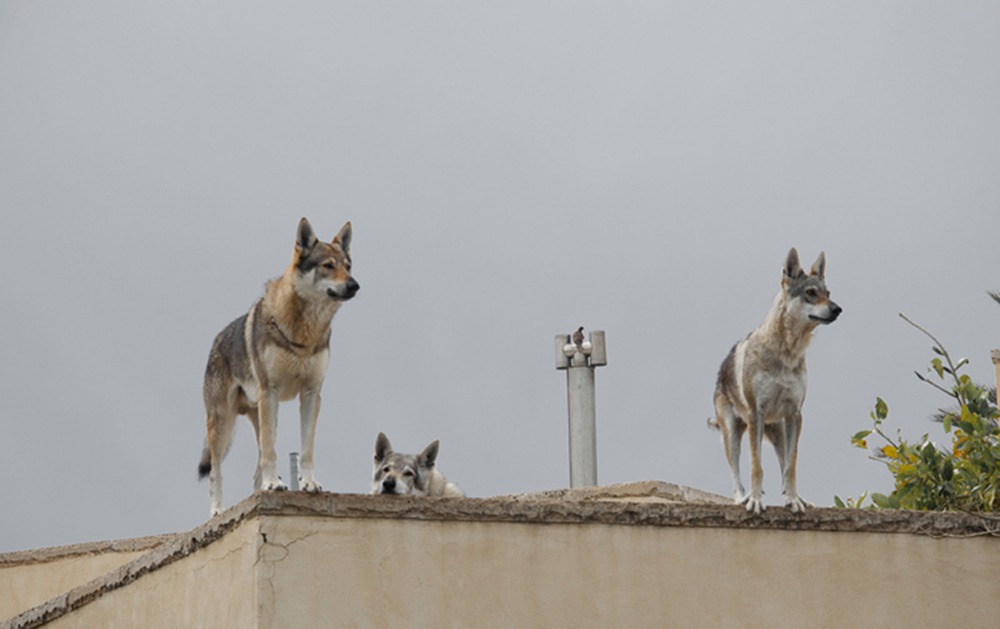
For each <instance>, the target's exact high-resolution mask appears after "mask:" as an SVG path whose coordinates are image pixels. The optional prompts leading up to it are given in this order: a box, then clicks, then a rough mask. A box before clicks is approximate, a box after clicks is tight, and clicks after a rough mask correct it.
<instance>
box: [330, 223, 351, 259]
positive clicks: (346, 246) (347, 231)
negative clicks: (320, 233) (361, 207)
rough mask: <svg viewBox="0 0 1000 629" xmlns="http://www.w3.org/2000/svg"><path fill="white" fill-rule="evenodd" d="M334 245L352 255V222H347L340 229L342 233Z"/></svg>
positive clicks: (335, 238) (335, 239)
mask: <svg viewBox="0 0 1000 629" xmlns="http://www.w3.org/2000/svg"><path fill="white" fill-rule="evenodd" d="M333 244H335V245H336V244H339V245H340V248H341V249H343V250H344V253H346V254H347V255H351V221H347V222H346V223H344V226H343V227H341V228H340V233H339V234H337V235H336V236H334V238H333Z"/></svg>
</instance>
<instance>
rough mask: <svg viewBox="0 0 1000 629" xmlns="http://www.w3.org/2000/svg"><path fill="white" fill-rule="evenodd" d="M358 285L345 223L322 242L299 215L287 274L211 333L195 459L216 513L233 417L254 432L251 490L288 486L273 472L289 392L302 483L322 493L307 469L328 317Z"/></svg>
mask: <svg viewBox="0 0 1000 629" xmlns="http://www.w3.org/2000/svg"><path fill="white" fill-rule="evenodd" d="M359 288H360V286H359V285H358V283H357V282H356V281H355V280H354V278H353V277H352V276H351V224H350V222H348V223H346V224H345V225H344V227H343V228H342V229H341V230H340V233H339V234H337V236H336V237H335V238H334V239H333V241H331V242H329V243H325V242H320V241H319V240H318V239H317V238H316V235H315V234H314V233H313V229H312V226H311V225H310V224H309V221H307V220H306V219H305V218H303V219H302V220H301V221H299V229H298V233H297V235H296V239H295V250H294V251H293V253H292V262H291V264H289V265H288V268H286V269H285V273H284V274H283V275H282V276H281V277H279V278H276V279H273V280H271V281H270V282H268V283H267V288H266V290H265V292H264V296H263V297H262V298H261V299H259V300H258V301H257V303H255V304H254V305H253V306H252V307H251V308H250V311H249V312H248V313H247V314H245V315H243V316H242V317H240V318H239V319H236V320H235V321H233V322H232V323H230V324H229V325H228V326H226V328H225V329H224V330H223V331H222V332H220V333H219V335H218V336H217V337H215V343H213V344H212V351H211V353H210V354H209V356H208V367H207V368H206V369H205V391H204V393H205V409H206V411H207V414H208V440H207V443H206V445H205V449H204V451H203V452H202V455H201V463H200V464H199V465H198V474H199V477H200V478H204V477H205V476H206V475H207V476H208V477H209V485H210V489H209V493H210V495H211V499H212V515H215V514H217V513H219V512H220V511H222V469H221V464H222V458H223V457H224V456H225V454H226V451H227V450H228V449H229V444H230V442H231V441H232V436H233V427H234V426H235V424H236V416H237V415H246V416H247V418H248V419H249V420H250V423H251V424H252V425H253V429H254V432H255V433H256V434H257V446H258V449H259V452H258V460H257V470H256V472H255V473H254V488H255V489H287V487H286V486H285V484H284V483H283V482H282V481H281V479H280V478H278V472H277V469H276V465H275V452H274V440H275V434H276V431H277V426H278V402H283V401H286V400H290V399H292V398H294V397H295V396H298V397H299V413H300V421H301V427H302V459H301V462H300V464H299V480H300V486H301V487H302V489H303V490H305V491H310V492H316V491H320V489H321V487H320V485H319V483H318V482H316V478H315V477H314V475H313V474H314V466H313V442H314V439H315V436H316V418H317V417H318V416H319V406H320V396H319V392H320V389H321V388H322V386H323V378H324V375H325V373H326V366H327V363H328V362H329V359H330V322H331V320H332V319H333V315H334V314H336V312H337V310H339V309H340V306H341V304H343V303H344V302H345V301H347V300H348V299H350V298H352V297H354V295H355V293H357V292H358V289H359Z"/></svg>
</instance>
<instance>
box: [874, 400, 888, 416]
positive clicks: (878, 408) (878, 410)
mask: <svg viewBox="0 0 1000 629" xmlns="http://www.w3.org/2000/svg"><path fill="white" fill-rule="evenodd" d="M875 416H876V417H877V418H878V419H885V418H886V417H888V416H889V405H888V404H886V403H885V400H883V399H882V398H880V397H877V398H875Z"/></svg>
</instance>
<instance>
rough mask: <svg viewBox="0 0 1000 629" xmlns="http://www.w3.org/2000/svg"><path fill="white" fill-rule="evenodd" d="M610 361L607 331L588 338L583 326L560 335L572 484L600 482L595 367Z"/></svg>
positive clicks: (558, 364) (559, 365)
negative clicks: (564, 373) (598, 474)
mask: <svg viewBox="0 0 1000 629" xmlns="http://www.w3.org/2000/svg"><path fill="white" fill-rule="evenodd" d="M606 364H608V358H607V351H606V350H605V346H604V331H603V330H594V331H593V332H591V333H590V339H589V340H584V337H583V327H581V328H580V329H578V330H577V331H576V333H574V334H573V335H569V334H557V335H556V369H565V370H566V401H567V406H568V409H569V486H570V487H571V488H575V487H591V486H594V485H597V404H596V401H595V393H594V368H595V367H603V366H604V365H606Z"/></svg>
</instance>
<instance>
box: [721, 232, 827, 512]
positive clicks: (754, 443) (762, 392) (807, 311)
mask: <svg viewBox="0 0 1000 629" xmlns="http://www.w3.org/2000/svg"><path fill="white" fill-rule="evenodd" d="M825 270H826V257H825V256H824V255H823V254H822V253H820V254H819V257H818V258H817V259H816V263H815V264H813V266H812V269H811V270H810V272H809V274H808V275H806V273H805V272H804V271H803V270H802V267H801V266H799V254H798V252H797V251H796V250H795V249H794V248H792V250H791V251H789V252H788V258H787V259H786V260H785V270H784V273H783V276H782V278H781V291H780V292H779V293H778V296H777V297H775V299H774V306H773V307H772V308H771V312H770V313H769V314H768V315H767V318H766V319H764V322H763V323H761V324H760V327H758V328H757V329H756V330H754V331H753V332H751V333H750V336H748V337H747V338H745V339H743V340H742V341H740V342H739V343H737V344H736V345H734V346H733V349H732V350H730V352H729V355H728V356H726V359H725V360H724V361H723V362H722V367H720V368H719V379H718V382H717V383H716V385H715V420H714V421H713V420H709V425H711V426H712V427H713V428H717V429H718V430H719V431H720V432H721V433H722V444H723V447H724V448H725V450H726V459H727V460H728V461H729V467H730V468H731V469H732V472H733V496H734V497H735V499H736V503H737V504H742V503H746V506H747V511H752V512H753V513H760V512H761V511H763V510H764V503H763V498H764V490H763V487H762V484H763V480H764V471H763V468H762V467H761V463H760V449H761V443H762V440H763V438H764V437H767V439H768V441H770V442H771V443H772V444H773V445H774V451H775V452H776V453H777V455H778V463H779V465H780V467H781V482H782V493H783V494H784V497H785V505H786V506H788V507H791V509H792V511H794V512H801V511H804V510H805V507H806V505H809V503H807V502H806V501H805V500H803V499H802V498H801V497H800V496H799V494H798V491H797V490H796V487H795V463H796V459H797V457H798V450H799V432H800V431H801V429H802V402H803V401H804V400H805V397H806V347H808V346H809V341H810V340H811V339H812V333H813V330H815V329H816V326H818V325H820V324H825V323H833V322H834V321H835V320H836V319H837V317H838V316H839V315H840V313H841V308H840V306H838V305H837V304H835V303H833V302H832V301H830V291H828V290H827V288H826V282H825V280H824V273H825ZM747 429H749V432H750V493H749V494H746V493H744V489H743V483H742V482H741V481H740V442H741V441H742V440H743V433H744V432H745V431H747ZM809 506H812V505H809Z"/></svg>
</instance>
